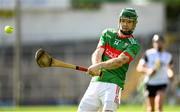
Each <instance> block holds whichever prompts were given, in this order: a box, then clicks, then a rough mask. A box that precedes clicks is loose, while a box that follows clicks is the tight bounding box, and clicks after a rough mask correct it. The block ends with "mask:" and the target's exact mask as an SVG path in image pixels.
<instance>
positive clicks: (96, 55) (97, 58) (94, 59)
mask: <svg viewBox="0 0 180 112" xmlns="http://www.w3.org/2000/svg"><path fill="white" fill-rule="evenodd" d="M102 54H103V50H102V49H96V51H95V52H94V53H93V54H92V57H91V62H92V64H96V63H100V62H101V61H102Z"/></svg>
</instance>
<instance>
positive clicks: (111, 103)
mask: <svg viewBox="0 0 180 112" xmlns="http://www.w3.org/2000/svg"><path fill="white" fill-rule="evenodd" d="M106 87H107V88H106V89H107V90H106V92H105V94H104V95H103V97H102V99H101V100H102V103H103V111H104V112H105V111H109V112H111V111H112V112H115V111H117V108H118V106H119V104H120V98H121V88H119V87H118V86H117V85H115V84H108V85H107V86H106Z"/></svg>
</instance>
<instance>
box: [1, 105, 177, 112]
mask: <svg viewBox="0 0 180 112" xmlns="http://www.w3.org/2000/svg"><path fill="white" fill-rule="evenodd" d="M76 110H77V106H22V107H0V112H76ZM118 112H145V108H144V107H143V106H141V105H120V107H119V109H118ZM164 112H180V106H167V105H166V106H164Z"/></svg>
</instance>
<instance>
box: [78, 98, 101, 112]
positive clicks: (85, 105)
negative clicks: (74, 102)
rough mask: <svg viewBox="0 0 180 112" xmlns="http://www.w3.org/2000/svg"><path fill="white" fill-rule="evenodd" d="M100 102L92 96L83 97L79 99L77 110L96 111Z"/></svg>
mask: <svg viewBox="0 0 180 112" xmlns="http://www.w3.org/2000/svg"><path fill="white" fill-rule="evenodd" d="M100 105H101V103H100V101H99V100H97V99H94V98H92V97H91V98H90V97H89V98H88V97H85V98H83V99H82V100H81V102H80V104H79V107H78V112H97V111H98V110H99V107H100Z"/></svg>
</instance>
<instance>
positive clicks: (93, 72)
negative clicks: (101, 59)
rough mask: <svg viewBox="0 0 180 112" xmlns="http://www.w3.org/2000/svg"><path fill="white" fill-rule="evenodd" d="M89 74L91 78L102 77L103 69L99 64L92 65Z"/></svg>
mask: <svg viewBox="0 0 180 112" xmlns="http://www.w3.org/2000/svg"><path fill="white" fill-rule="evenodd" d="M87 73H88V74H90V75H91V76H100V75H101V68H100V66H99V65H98V64H95V65H91V66H90V67H89V68H88V71H87Z"/></svg>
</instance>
